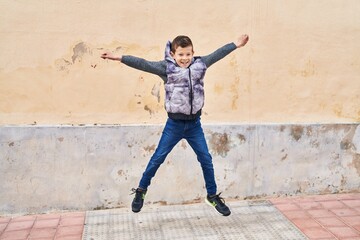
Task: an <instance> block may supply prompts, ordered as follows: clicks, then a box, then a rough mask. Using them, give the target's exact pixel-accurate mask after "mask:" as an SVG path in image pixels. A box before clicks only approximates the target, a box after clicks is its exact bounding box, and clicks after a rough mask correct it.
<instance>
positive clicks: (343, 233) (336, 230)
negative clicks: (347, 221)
mask: <svg viewBox="0 0 360 240" xmlns="http://www.w3.org/2000/svg"><path fill="white" fill-rule="evenodd" d="M328 230H329V231H330V232H332V233H333V234H334V235H335V236H336V237H338V238H345V237H360V233H359V232H358V231H355V230H353V229H352V228H350V227H329V228H328Z"/></svg>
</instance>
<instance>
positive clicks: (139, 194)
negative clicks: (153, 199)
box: [131, 188, 146, 213]
mask: <svg viewBox="0 0 360 240" xmlns="http://www.w3.org/2000/svg"><path fill="white" fill-rule="evenodd" d="M131 191H132V193H131V194H135V197H134V200H133V201H132V204H131V208H132V211H133V212H134V213H137V212H140V210H141V208H142V206H143V205H144V199H145V195H146V190H143V189H140V188H138V189H135V188H133V189H131Z"/></svg>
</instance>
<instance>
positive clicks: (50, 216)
mask: <svg viewBox="0 0 360 240" xmlns="http://www.w3.org/2000/svg"><path fill="white" fill-rule="evenodd" d="M60 216H61V215H60V214H59V213H50V214H41V215H38V216H37V218H36V219H37V220H45V219H55V218H58V219H60Z"/></svg>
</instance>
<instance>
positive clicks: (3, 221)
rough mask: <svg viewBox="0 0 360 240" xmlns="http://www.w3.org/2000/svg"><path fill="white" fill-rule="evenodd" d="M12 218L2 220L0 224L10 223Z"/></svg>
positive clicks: (0, 219)
mask: <svg viewBox="0 0 360 240" xmlns="http://www.w3.org/2000/svg"><path fill="white" fill-rule="evenodd" d="M10 220H11V218H0V223H7V222H10Z"/></svg>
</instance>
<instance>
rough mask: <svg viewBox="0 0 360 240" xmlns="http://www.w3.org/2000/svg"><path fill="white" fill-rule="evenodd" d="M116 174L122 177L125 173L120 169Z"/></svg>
mask: <svg viewBox="0 0 360 240" xmlns="http://www.w3.org/2000/svg"><path fill="white" fill-rule="evenodd" d="M117 174H118V175H119V176H124V175H125V172H124V170H122V169H120V170H119V171H118V172H117Z"/></svg>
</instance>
